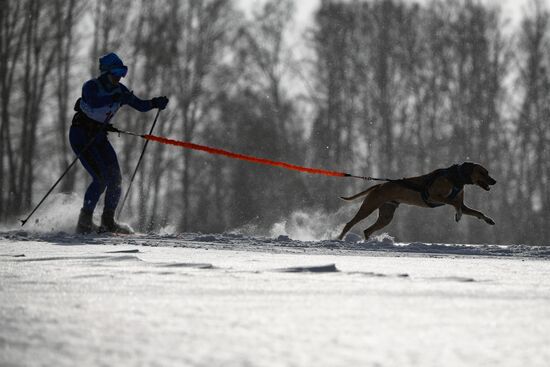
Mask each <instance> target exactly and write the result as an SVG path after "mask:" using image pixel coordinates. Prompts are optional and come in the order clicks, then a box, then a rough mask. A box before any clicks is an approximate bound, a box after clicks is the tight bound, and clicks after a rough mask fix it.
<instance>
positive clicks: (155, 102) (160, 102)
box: [151, 96, 169, 110]
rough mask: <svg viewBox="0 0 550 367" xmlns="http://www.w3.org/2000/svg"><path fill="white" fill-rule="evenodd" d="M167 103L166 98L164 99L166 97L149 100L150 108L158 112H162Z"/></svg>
mask: <svg viewBox="0 0 550 367" xmlns="http://www.w3.org/2000/svg"><path fill="white" fill-rule="evenodd" d="M168 102H169V101H168V98H166V96H162V97H155V98H153V99H151V106H152V107H153V108H158V109H159V110H164V109H165V108H166V105H167V104H168Z"/></svg>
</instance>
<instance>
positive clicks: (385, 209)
mask: <svg viewBox="0 0 550 367" xmlns="http://www.w3.org/2000/svg"><path fill="white" fill-rule="evenodd" d="M398 206H399V203H396V202H392V201H390V202H388V203H384V204H383V205H382V206H381V207H380V208H379V209H378V219H377V220H376V222H375V223H374V224H373V225H372V226H370V227H369V228H367V229H365V231H364V232H363V233H364V234H365V239H366V240H368V239H369V237H370V236H371V234H373V233H374V232H375V231H378V230H380V229H382V228H384V227H385V226H387V225H388V224H390V222H391V221H392V219H393V215H394V214H395V210H396V209H397V207H398Z"/></svg>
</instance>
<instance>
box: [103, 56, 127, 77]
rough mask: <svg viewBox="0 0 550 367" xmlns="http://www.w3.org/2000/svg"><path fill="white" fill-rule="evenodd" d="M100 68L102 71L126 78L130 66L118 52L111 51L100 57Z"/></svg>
mask: <svg viewBox="0 0 550 367" xmlns="http://www.w3.org/2000/svg"><path fill="white" fill-rule="evenodd" d="M99 70H100V71H101V72H102V73H109V74H112V75H114V76H118V77H121V78H124V77H125V76H126V73H127V72H128V67H127V66H126V65H124V63H123V62H122V60H121V59H120V57H118V55H117V54H115V53H114V52H110V53H108V54H107V55H104V56H101V57H100V58H99Z"/></svg>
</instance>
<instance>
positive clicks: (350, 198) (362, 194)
mask: <svg viewBox="0 0 550 367" xmlns="http://www.w3.org/2000/svg"><path fill="white" fill-rule="evenodd" d="M378 186H380V185H375V186H372V187H369V188H368V189H366V190H365V191H362V192H360V193H358V194H355V195H353V196H350V197H344V196H340V199H342V200H346V201H352V200H355V199H357V198H360V197H363V196H365V195H367V194H368V193H369V192H370V191H371V190H372V189H375V188H377V187H378Z"/></svg>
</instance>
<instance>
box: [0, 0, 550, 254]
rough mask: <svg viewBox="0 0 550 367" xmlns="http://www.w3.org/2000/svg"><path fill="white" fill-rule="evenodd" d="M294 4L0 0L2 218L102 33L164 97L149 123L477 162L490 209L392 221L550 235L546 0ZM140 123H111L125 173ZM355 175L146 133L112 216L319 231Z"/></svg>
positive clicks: (188, 132) (476, 192) (35, 169)
mask: <svg viewBox="0 0 550 367" xmlns="http://www.w3.org/2000/svg"><path fill="white" fill-rule="evenodd" d="M295 9H296V4H295V3H294V1H291V0H267V1H263V2H261V4H260V5H257V6H255V7H253V8H252V9H251V11H250V12H248V11H244V10H243V9H242V7H240V6H239V4H238V3H236V2H235V1H230V0H202V1H195V0H190V1H177V0H157V1H146V0H141V1H135V0H117V1H114V0H94V1H85V0H50V1H40V0H17V1H16V0H2V5H1V6H0V95H1V99H0V123H1V125H0V222H1V223H4V224H9V223H15V221H16V219H17V218H21V217H22V216H24V215H25V214H27V213H28V212H29V210H30V209H32V207H33V205H35V204H36V202H37V201H38V200H39V199H40V198H41V197H42V195H43V194H44V193H45V192H46V191H47V190H48V188H49V187H50V186H51V184H52V183H53V182H54V181H55V179H56V178H57V177H58V176H59V174H61V172H63V170H64V169H65V168H66V167H67V166H68V164H69V163H70V162H71V161H72V160H73V159H74V154H73V152H72V151H71V149H70V146H69V145H68V137H67V134H68V129H69V127H70V124H71V118H72V115H73V113H74V112H73V106H74V102H75V100H76V99H77V98H78V96H79V95H80V93H81V86H82V84H83V83H84V82H85V81H86V80H88V79H90V78H92V77H95V76H97V75H98V65H97V64H98V58H99V56H101V55H103V54H105V53H107V52H110V51H114V52H116V53H117V54H118V55H119V56H121V57H122V59H123V60H124V61H125V63H126V64H127V65H128V66H129V73H128V75H127V77H126V78H125V79H123V82H124V83H125V84H126V85H127V86H128V87H129V88H130V89H132V90H133V91H134V93H135V94H136V95H138V96H140V97H142V98H150V97H154V96H157V95H167V96H168V97H169V98H170V104H169V106H168V108H167V109H166V110H165V111H163V112H162V113H161V114H160V118H159V123H158V124H157V126H156V129H155V134H156V135H161V136H167V137H170V138H173V139H180V140H186V141H193V142H195V143H199V144H206V145H210V146H215V147H218V148H222V149H227V150H231V151H235V152H240V153H244V154H250V155H257V156H260V157H265V158H270V159H275V160H282V161H286V162H290V163H294V164H301V165H307V166H312V167H319V168H325V169H333V170H338V171H345V172H352V173H355V174H360V175H369V176H382V177H394V178H400V177H404V176H413V175H418V174H421V173H426V172H429V171H431V170H433V169H436V168H442V167H447V166H450V165H452V164H454V163H460V162H463V161H475V162H480V163H482V164H483V165H484V166H486V167H487V168H488V169H489V171H490V172H491V174H492V175H493V176H494V177H495V178H496V179H497V181H498V183H497V185H496V186H495V187H494V189H493V190H491V192H489V193H487V192H485V191H483V190H480V189H475V188H467V189H466V191H467V194H466V202H467V203H468V204H469V205H470V206H472V207H474V208H477V209H480V210H482V211H483V212H485V213H487V214H488V215H489V216H491V217H492V218H493V219H494V220H495V221H496V222H497V225H496V226H494V227H489V226H487V225H486V224H485V223H483V222H481V221H478V220H477V219H475V218H468V217H465V218H463V219H462V221H461V223H460V224H459V225H456V224H455V223H454V215H453V209H452V208H440V209H435V210H426V209H420V208H413V207H402V208H400V210H399V211H398V212H397V215H396V219H395V220H394V223H392V224H391V226H389V227H388V228H387V232H388V233H390V234H391V235H392V236H396V237H397V238H398V239H406V240H407V241H435V242H462V243H527V244H547V240H546V239H547V238H548V235H549V234H550V228H549V227H548V220H549V219H550V187H549V186H548V182H549V178H550V150H549V149H548V143H549V141H550V124H549V118H550V103H549V102H550V13H549V8H548V6H547V3H546V2H544V1H542V0H530V1H527V2H526V6H525V11H524V13H523V14H521V15H517V14H514V15H513V16H514V17H516V18H519V21H517V22H513V23H512V22H511V21H510V19H511V15H510V14H506V13H504V11H503V10H502V8H501V7H500V6H499V5H498V2H497V3H496V4H488V3H485V2H482V1H476V0H458V1H443V0H429V1H423V2H421V3H416V2H412V1H402V0H401V1H400V0H365V1H359V0H351V1H335V0H322V1H321V2H320V3H319V8H318V9H316V10H315V13H314V15H313V19H312V24H311V25H309V26H307V27H305V28H303V29H300V31H299V32H297V31H296V27H295V23H294V15H295ZM153 118H154V112H150V113H145V114H140V113H139V112H136V111H133V110H131V109H130V108H123V109H122V110H121V111H120V112H119V113H118V115H117V116H116V118H115V119H114V123H115V125H116V126H117V127H119V128H121V129H123V130H131V131H136V132H142V133H143V132H146V131H148V130H149V128H150V126H151V123H152V120H153ZM136 139H137V138H133V137H127V136H121V137H118V136H116V135H111V141H112V142H113V144H114V145H115V149H116V150H117V152H118V154H119V161H120V164H121V168H122V170H123V175H124V189H126V188H127V186H128V179H129V177H130V175H131V172H132V170H133V168H134V166H135V164H136V163H137V159H138V157H139V154H140V152H141V149H142V144H143V143H142V141H140V140H136ZM88 183H89V177H87V174H86V173H85V171H84V170H83V169H82V167H80V166H78V167H77V168H76V169H72V170H71V171H70V173H69V175H68V176H67V177H66V178H65V179H64V180H63V181H62V183H61V185H60V188H59V191H61V192H64V193H78V194H79V195H82V193H83V192H84V190H85V187H86V186H87V185H88ZM367 186H368V183H366V182H363V181H360V180H352V179H343V178H333V177H323V176H312V175H306V174H301V173H297V172H290V171H285V170H280V169H276V168H271V167H265V166H257V165H251V164H249V163H245V162H239V161H232V160H228V159H226V158H223V157H215V156H209V155H206V154H204V153H199V152H192V151H189V150H180V149H177V148H173V147H169V146H164V145H159V144H154V143H152V144H149V147H148V150H147V153H146V155H145V158H144V161H143V162H142V165H141V168H140V171H139V173H138V175H137V177H136V181H135V183H134V187H133V189H132V191H131V194H130V198H129V201H128V202H127V204H126V207H125V208H124V213H123V218H126V219H130V220H131V223H132V224H133V225H134V226H135V227H136V228H137V229H138V230H140V231H158V230H159V229H161V228H167V227H171V228H173V230H174V231H178V232H182V231H195V232H198V231H201V232H222V231H230V230H241V231H246V230H252V229H253V231H254V232H255V233H269V231H272V230H273V226H274V224H276V223H286V222H287V221H290V220H292V221H294V224H295V225H301V223H305V221H312V220H313V221H315V222H316V225H317V226H319V228H321V232H323V230H324V231H325V233H324V234H323V235H322V236H331V235H333V234H334V233H336V232H337V231H338V230H339V229H340V225H341V224H343V223H344V221H345V220H348V219H349V214H350V213H352V210H353V209H354V208H355V206H353V205H350V204H345V203H343V202H342V201H340V200H339V199H338V196H340V195H346V194H352V193H355V192H357V191H360V190H363V189H364V188H365V187H367ZM80 198H81V196H80ZM344 208H345V209H344ZM342 211H345V213H346V215H341V216H340V217H337V219H336V220H335V219H334V215H336V214H335V213H342ZM77 215H78V212H75V213H74V219H75V222H76V217H77ZM304 225H306V224H304ZM308 225H311V223H310V224H308ZM364 226H366V224H363V227H364ZM362 229H363V228H359V226H358V228H357V229H356V230H362Z"/></svg>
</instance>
